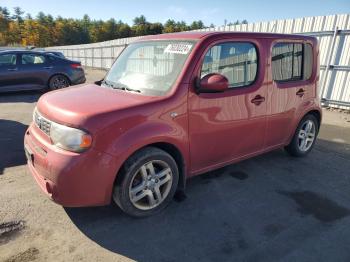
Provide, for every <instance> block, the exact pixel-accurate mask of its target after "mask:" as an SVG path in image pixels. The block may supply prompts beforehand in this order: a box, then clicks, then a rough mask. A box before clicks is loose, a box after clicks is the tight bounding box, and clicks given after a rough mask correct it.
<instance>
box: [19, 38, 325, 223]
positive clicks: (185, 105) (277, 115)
mask: <svg viewBox="0 0 350 262" xmlns="http://www.w3.org/2000/svg"><path fill="white" fill-rule="evenodd" d="M318 54H319V50H318V44H317V40H316V38H313V37H309V36H298V35H281V34H265V33H264V34H262V33H237V32H235V33H233V32H195V33H193V32H190V33H177V34H164V35H156V36H150V37H145V38H142V40H140V41H137V42H134V43H132V44H130V45H129V46H128V47H127V48H125V50H124V51H123V52H122V53H121V54H120V55H119V57H118V58H117V59H116V61H115V63H114V64H113V66H112V68H111V69H110V71H109V72H108V74H107V75H106V77H105V78H104V79H103V80H102V81H100V82H97V83H96V84H84V85H80V86H76V87H71V88H67V89H64V90H57V91H53V92H49V93H47V94H45V95H43V96H42V97H41V98H40V100H39V102H38V104H37V107H36V109H35V110H34V113H33V122H32V124H31V125H30V127H29V128H28V130H27V132H26V134H25V138H24V148H25V152H26V155H27V158H28V167H29V170H30V172H31V174H32V175H33V177H34V178H35V180H36V181H37V183H38V184H39V186H40V187H41V189H42V190H43V191H44V192H45V193H46V194H47V195H48V196H49V197H50V198H51V199H52V200H53V201H55V202H57V203H59V204H61V205H63V206H70V207H77V206H96V205H106V204H109V203H110V202H111V200H113V201H115V202H116V203H117V204H118V206H119V207H120V208H121V209H122V210H123V211H124V212H126V213H127V214H129V215H132V216H136V217H142V216H148V215H152V214H154V213H156V212H158V211H160V210H161V209H163V208H164V207H166V206H167V205H168V204H169V202H170V201H171V200H172V198H173V196H174V194H175V192H176V191H177V190H178V191H183V190H184V189H185V185H186V179H187V178H189V177H192V176H195V175H199V174H202V173H205V172H208V171H210V170H213V169H217V168H220V167H223V166H225V165H228V164H232V163H235V162H238V161H240V160H243V159H247V158H250V157H253V156H256V155H259V154H262V153H265V152H268V151H271V150H274V149H277V148H281V147H284V148H285V149H286V150H287V152H289V153H290V154H291V155H292V156H297V157H301V156H305V155H307V154H308V153H309V152H310V151H311V149H312V147H313V145H314V143H315V139H316V137H317V134H318V130H319V127H320V123H321V108H320V100H319V96H318V82H319V62H318Z"/></svg>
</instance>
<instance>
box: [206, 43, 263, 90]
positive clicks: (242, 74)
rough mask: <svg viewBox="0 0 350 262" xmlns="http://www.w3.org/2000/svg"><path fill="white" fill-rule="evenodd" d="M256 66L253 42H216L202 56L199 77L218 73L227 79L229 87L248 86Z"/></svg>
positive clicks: (252, 78) (254, 75)
mask: <svg viewBox="0 0 350 262" xmlns="http://www.w3.org/2000/svg"><path fill="white" fill-rule="evenodd" d="M257 66H258V59H257V51H256V48H255V46H254V45H253V44H251V43H242V42H239V43H238V42H236V43H235V42H230V43H223V44H218V45H214V46H213V47H211V48H210V49H209V50H208V52H207V53H206V55H205V56H204V61H203V65H202V69H201V78H202V77H204V76H205V75H207V74H210V73H219V74H222V75H224V76H225V77H226V78H227V79H228V80H229V87H230V88H235V87H243V86H248V85H250V84H252V83H253V82H254V81H255V78H256V75H257Z"/></svg>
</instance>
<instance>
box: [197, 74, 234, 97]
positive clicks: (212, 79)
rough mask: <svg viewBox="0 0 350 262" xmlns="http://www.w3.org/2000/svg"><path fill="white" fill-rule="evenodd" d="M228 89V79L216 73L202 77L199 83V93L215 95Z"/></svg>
mask: <svg viewBox="0 0 350 262" xmlns="http://www.w3.org/2000/svg"><path fill="white" fill-rule="evenodd" d="M227 89H228V79H227V78H226V77H225V76H223V75H221V74H217V73H211V74H207V75H206V76H204V77H203V78H202V79H201V80H200V82H199V89H198V92H199V93H217V92H224V91H226V90H227Z"/></svg>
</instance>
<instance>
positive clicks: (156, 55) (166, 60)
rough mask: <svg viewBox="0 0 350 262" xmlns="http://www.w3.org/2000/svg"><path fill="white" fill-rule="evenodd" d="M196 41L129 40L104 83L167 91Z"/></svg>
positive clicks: (129, 88)
mask: <svg viewBox="0 0 350 262" xmlns="http://www.w3.org/2000/svg"><path fill="white" fill-rule="evenodd" d="M193 45H194V42H193V41H178V40H177V41H149V42H138V43H134V44H130V45H129V46H128V47H127V48H126V49H125V50H124V51H123V52H122V53H121V54H120V56H119V57H118V58H117V60H116V61H115V63H114V64H113V66H112V68H111V69H110V71H109V72H108V74H107V76H106V78H105V80H104V81H103V83H102V86H105V87H111V88H117V89H123V90H126V91H133V92H138V93H142V94H146V95H155V96H162V95H165V94H166V93H167V92H168V91H169V90H170V89H171V87H172V85H173V84H174V83H175V81H176V79H177V77H178V75H179V74H180V72H181V69H182V67H183V65H184V63H185V61H186V59H187V57H188V55H189V54H190V52H191V50H192V47H193Z"/></svg>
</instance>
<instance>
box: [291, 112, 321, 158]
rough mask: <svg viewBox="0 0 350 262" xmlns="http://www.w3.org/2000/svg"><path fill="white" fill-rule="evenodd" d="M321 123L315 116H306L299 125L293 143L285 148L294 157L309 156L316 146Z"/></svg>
mask: <svg viewBox="0 0 350 262" xmlns="http://www.w3.org/2000/svg"><path fill="white" fill-rule="evenodd" d="M318 128H319V123H318V121H317V119H316V118H315V117H314V116H313V115H306V116H305V117H304V118H303V119H302V120H301V121H300V123H299V125H298V127H297V129H296V131H295V134H294V136H293V139H292V141H291V142H290V144H289V145H288V146H286V147H285V149H286V151H287V152H288V153H289V154H290V155H292V156H297V157H301V156H305V155H307V154H308V153H309V152H310V151H311V149H312V147H313V146H314V144H315V141H316V137H317V134H318Z"/></svg>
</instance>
